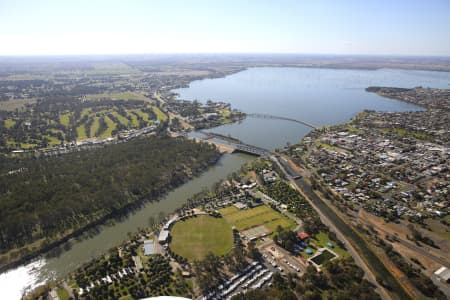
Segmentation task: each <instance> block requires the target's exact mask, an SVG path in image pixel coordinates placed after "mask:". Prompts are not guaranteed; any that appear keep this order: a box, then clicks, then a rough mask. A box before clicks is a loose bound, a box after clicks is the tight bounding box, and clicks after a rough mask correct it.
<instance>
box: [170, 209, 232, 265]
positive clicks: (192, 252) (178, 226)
mask: <svg viewBox="0 0 450 300" xmlns="http://www.w3.org/2000/svg"><path fill="white" fill-rule="evenodd" d="M170 234H171V237H172V241H171V242H170V249H171V250H172V251H173V252H175V253H176V254H178V255H180V256H182V257H184V258H186V259H188V260H189V261H193V260H199V259H203V258H204V257H205V256H206V254H207V253H209V252H212V253H213V254H215V255H224V254H226V253H228V252H229V251H230V250H231V247H232V246H233V232H232V230H231V226H230V225H229V224H228V223H227V221H226V220H225V219H224V218H214V217H211V216H197V217H193V218H189V219H187V220H182V221H178V222H177V223H175V225H174V226H173V228H172V230H171V231H170Z"/></svg>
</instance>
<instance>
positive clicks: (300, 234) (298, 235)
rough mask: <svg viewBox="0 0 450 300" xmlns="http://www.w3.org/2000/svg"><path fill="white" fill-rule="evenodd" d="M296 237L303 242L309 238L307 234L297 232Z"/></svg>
mask: <svg viewBox="0 0 450 300" xmlns="http://www.w3.org/2000/svg"><path fill="white" fill-rule="evenodd" d="M297 237H298V238H299V239H301V240H302V241H303V240H306V239H307V238H309V234H307V233H306V232H299V233H298V234H297Z"/></svg>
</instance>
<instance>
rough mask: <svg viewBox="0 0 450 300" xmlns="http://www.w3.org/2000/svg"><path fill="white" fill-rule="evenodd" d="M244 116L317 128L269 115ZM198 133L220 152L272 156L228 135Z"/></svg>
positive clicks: (309, 124) (294, 120) (201, 131)
mask: <svg viewBox="0 0 450 300" xmlns="http://www.w3.org/2000/svg"><path fill="white" fill-rule="evenodd" d="M246 116H247V117H252V118H259V119H276V120H283V121H290V122H295V123H299V124H302V125H305V126H307V127H310V128H312V129H316V128H317V127H316V126H315V125H312V124H311V123H308V122H305V121H302V120H297V119H293V118H287V117H280V116H274V115H269V114H256V113H250V114H246ZM199 132H200V133H202V134H204V135H205V137H204V138H202V139H203V140H204V141H207V142H208V143H212V144H215V145H216V146H218V148H219V149H220V150H221V151H226V152H230V153H233V152H243V153H247V154H251V155H256V156H268V155H271V154H273V153H272V151H270V150H267V149H264V148H261V147H257V146H253V145H249V144H246V143H243V142H242V141H241V140H239V139H237V138H234V137H232V136H230V135H223V134H218V133H214V132H210V131H205V130H200V131H199Z"/></svg>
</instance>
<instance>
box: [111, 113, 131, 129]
mask: <svg viewBox="0 0 450 300" xmlns="http://www.w3.org/2000/svg"><path fill="white" fill-rule="evenodd" d="M112 115H113V116H114V117H116V118H117V120H119V122H120V124H122V125H124V126H128V123H129V121H128V119H127V118H125V117H124V116H122V115H121V114H119V113H117V112H116V111H114V112H112Z"/></svg>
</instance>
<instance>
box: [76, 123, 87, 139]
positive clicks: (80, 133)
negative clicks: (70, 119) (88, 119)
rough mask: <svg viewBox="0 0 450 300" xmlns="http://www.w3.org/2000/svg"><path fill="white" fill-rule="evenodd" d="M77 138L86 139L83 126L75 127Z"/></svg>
mask: <svg viewBox="0 0 450 300" xmlns="http://www.w3.org/2000/svg"><path fill="white" fill-rule="evenodd" d="M77 137H78V139H79V140H80V139H85V138H87V136H86V128H85V127H84V124H81V125H80V126H78V127H77Z"/></svg>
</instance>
